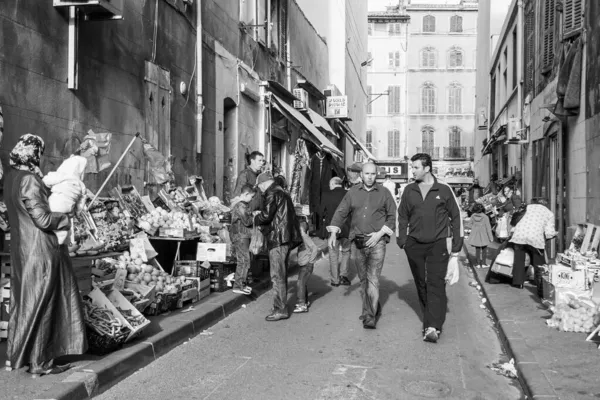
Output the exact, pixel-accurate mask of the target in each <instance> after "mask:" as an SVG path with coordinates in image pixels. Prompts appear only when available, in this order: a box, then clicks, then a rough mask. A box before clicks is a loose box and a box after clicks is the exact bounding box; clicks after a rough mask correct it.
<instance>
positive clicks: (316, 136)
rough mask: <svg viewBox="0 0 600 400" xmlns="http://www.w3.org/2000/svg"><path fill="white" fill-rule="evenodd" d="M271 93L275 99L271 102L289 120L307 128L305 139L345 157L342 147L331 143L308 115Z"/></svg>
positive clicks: (324, 149) (329, 151)
mask: <svg viewBox="0 0 600 400" xmlns="http://www.w3.org/2000/svg"><path fill="white" fill-rule="evenodd" d="M271 95H272V98H273V99H274V100H275V101H274V102H272V103H271V104H272V105H273V106H274V107H275V108H276V109H277V110H278V111H279V112H281V114H283V115H284V116H285V117H287V118H288V119H289V120H291V121H295V122H297V123H299V124H300V125H302V126H303V127H304V128H305V129H306V131H307V132H308V133H304V135H303V136H304V137H305V139H307V140H310V141H311V142H312V143H314V144H315V145H316V146H317V147H319V148H321V149H323V151H325V152H328V153H331V154H334V155H336V156H339V157H343V155H344V153H342V151H341V150H340V149H338V148H337V147H335V146H334V144H333V143H331V142H330V141H329V139H327V138H326V137H325V135H323V134H322V133H321V131H320V130H318V129H317V127H316V126H315V125H313V124H312V123H311V122H310V121H309V120H308V119H306V117H305V116H304V115H302V113H301V112H300V111H298V110H296V109H295V108H294V107H292V106H290V105H289V104H287V103H286V102H285V101H283V100H282V99H281V98H279V97H278V96H277V95H276V94H275V93H271Z"/></svg>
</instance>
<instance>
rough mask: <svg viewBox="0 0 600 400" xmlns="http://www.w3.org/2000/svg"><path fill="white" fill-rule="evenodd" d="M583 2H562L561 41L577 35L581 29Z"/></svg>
mask: <svg viewBox="0 0 600 400" xmlns="http://www.w3.org/2000/svg"><path fill="white" fill-rule="evenodd" d="M583 3H584V2H583V0H563V13H562V16H563V39H569V38H571V37H573V36H576V35H579V34H580V33H581V31H582V29H583V24H584V18H583V17H584V15H583V13H584V11H585V4H583Z"/></svg>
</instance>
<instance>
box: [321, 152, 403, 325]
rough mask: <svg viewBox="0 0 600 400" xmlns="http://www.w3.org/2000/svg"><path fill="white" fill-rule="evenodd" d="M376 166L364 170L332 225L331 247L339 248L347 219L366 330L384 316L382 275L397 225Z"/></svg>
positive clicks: (365, 166) (389, 195)
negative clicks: (382, 307) (381, 290)
mask: <svg viewBox="0 0 600 400" xmlns="http://www.w3.org/2000/svg"><path fill="white" fill-rule="evenodd" d="M376 176H377V167H376V166H375V164H373V163H367V164H364V165H363V167H362V172H361V178H362V183H361V184H358V185H355V186H353V187H352V188H350V190H349V191H348V193H347V194H346V196H344V198H343V200H342V202H341V203H340V205H339V207H338V208H337V210H336V212H335V214H334V216H333V219H332V220H331V225H330V226H328V227H327V230H328V231H329V232H331V236H330V237H329V248H330V249H331V248H334V247H335V246H336V245H337V235H338V233H339V232H340V231H341V228H342V226H343V225H344V223H345V222H346V220H347V219H348V218H351V220H350V235H349V238H350V240H351V241H352V245H351V251H352V258H353V259H354V262H355V264H356V268H357V270H358V276H359V278H360V283H361V296H362V303H363V304H362V315H361V317H360V319H361V320H362V321H363V328H365V329H375V327H376V325H377V320H378V319H379V315H380V314H381V305H380V304H379V276H380V275H381V269H382V268H383V261H384V259H385V247H386V245H387V243H388V242H389V241H390V235H391V234H392V233H393V232H394V230H393V229H394V227H395V226H396V202H395V201H394V198H393V197H392V194H391V193H390V191H389V190H387V189H386V188H384V187H383V186H382V185H380V184H379V183H376V182H375V178H376Z"/></svg>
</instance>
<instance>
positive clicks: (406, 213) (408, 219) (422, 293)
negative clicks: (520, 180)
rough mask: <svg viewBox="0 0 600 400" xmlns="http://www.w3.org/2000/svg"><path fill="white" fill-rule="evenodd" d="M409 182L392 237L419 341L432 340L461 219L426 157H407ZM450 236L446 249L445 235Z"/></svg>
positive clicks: (460, 236) (439, 325)
mask: <svg viewBox="0 0 600 400" xmlns="http://www.w3.org/2000/svg"><path fill="white" fill-rule="evenodd" d="M410 160H411V162H412V173H413V176H414V178H415V182H413V183H411V184H409V185H408V186H407V187H406V189H404V192H403V193H402V198H401V199H400V206H399V207H398V232H397V237H396V241H397V243H398V246H400V248H401V249H404V251H405V252H406V257H407V258H408V263H409V265H410V269H411V272H412V274H413V278H414V280H415V285H416V287H417V294H418V296H419V303H420V305H421V312H422V313H423V340H424V341H426V342H432V343H435V342H437V341H438V337H439V335H440V333H441V331H442V326H443V325H444V322H445V320H446V309H447V304H448V300H447V298H446V273H447V271H448V262H449V260H450V257H458V254H459V252H460V250H461V249H462V245H463V230H462V218H461V215H460V208H459V206H458V201H457V199H456V197H455V196H454V192H453V191H452V188H451V187H450V186H449V185H447V184H445V183H442V182H439V181H438V180H437V178H436V177H435V176H433V175H432V173H431V168H432V163H431V156H430V155H429V154H425V153H419V154H415V155H414V156H413V157H412V158H411V159H410ZM450 236H451V237H452V252H450V251H449V250H448V244H447V239H448V237H450Z"/></svg>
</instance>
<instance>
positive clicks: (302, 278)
mask: <svg viewBox="0 0 600 400" xmlns="http://www.w3.org/2000/svg"><path fill="white" fill-rule="evenodd" d="M314 267H315V265H314V264H312V263H308V264H306V265H301V266H300V270H299V271H298V283H297V285H298V290H297V294H298V304H307V305H308V286H307V285H306V283H307V282H308V278H310V276H311V275H312V273H313V269H314Z"/></svg>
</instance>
